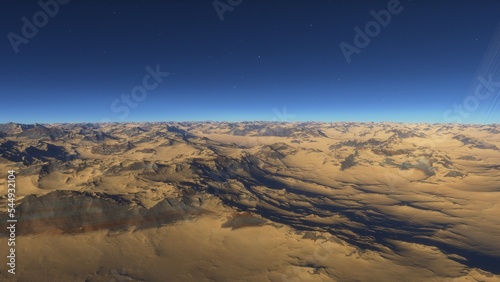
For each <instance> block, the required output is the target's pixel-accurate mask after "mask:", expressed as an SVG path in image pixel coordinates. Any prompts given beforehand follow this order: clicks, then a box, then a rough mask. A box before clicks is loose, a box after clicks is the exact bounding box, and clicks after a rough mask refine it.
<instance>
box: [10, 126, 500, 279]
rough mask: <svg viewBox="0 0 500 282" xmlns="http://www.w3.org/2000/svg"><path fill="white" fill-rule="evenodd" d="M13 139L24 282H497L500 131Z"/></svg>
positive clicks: (102, 131) (76, 129)
mask: <svg viewBox="0 0 500 282" xmlns="http://www.w3.org/2000/svg"><path fill="white" fill-rule="evenodd" d="M0 132H1V133H2V135H1V136H2V137H1V138H0V173H1V174H2V177H1V178H0V187H1V188H2V191H1V192H2V193H1V195H2V197H1V199H0V202H1V203H0V204H1V206H2V207H6V206H7V197H6V196H5V195H6V192H7V190H6V189H7V184H6V183H7V176H6V175H7V174H6V173H7V171H8V170H9V169H15V170H16V171H17V185H18V190H17V198H18V200H19V202H18V207H17V209H18V211H19V223H18V226H19V231H18V234H17V235H18V244H17V251H18V256H19V259H18V266H17V271H16V272H17V274H16V276H15V279H14V280H16V281H33V280H37V281H402V280H404V281H500V244H499V243H498V242H500V218H499V217H498V214H500V207H499V206H498V203H500V173H499V169H500V166H499V164H500V149H499V148H500V138H499V135H498V132H499V126H498V125H458V124H446V125H442V124H399V123H312V122H311V123H266V122H242V123H214V122H204V123H202V122H199V123H195V122H181V123H127V124H119V123H107V124H52V125H40V124H37V125H20V124H4V125H0ZM2 218H6V211H5V208H4V209H2ZM2 230H5V220H3V221H2ZM0 244H2V246H6V245H7V238H6V237H1V238H0ZM3 257H4V259H3V260H4V262H6V258H5V256H3ZM3 265H5V263H4V264H3ZM0 277H2V279H12V277H11V276H8V275H7V274H5V272H4V271H2V272H1V274H0Z"/></svg>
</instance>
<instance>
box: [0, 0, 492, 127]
mask: <svg viewBox="0 0 500 282" xmlns="http://www.w3.org/2000/svg"><path fill="white" fill-rule="evenodd" d="M49 2H50V1H49ZM66 2H67V3H66ZM228 2H230V3H227V2H225V1H212V2H211V1H194V0H179V1H112V0H110V1H76V0H74V1H69V0H66V1H62V0H61V1H60V3H61V4H60V5H59V6H58V7H57V9H56V8H55V7H53V6H51V5H45V6H43V5H39V4H37V3H38V1H34V0H33V1H9V3H8V4H5V5H6V6H5V8H4V9H2V11H1V12H0V15H1V17H2V25H1V26H0V28H1V30H2V33H3V34H4V35H6V36H5V37H4V40H2V43H1V44H0V52H1V53H2V54H3V56H2V63H1V64H0V76H1V77H2V82H1V84H0V92H1V93H2V97H3V98H4V103H6V104H8V106H6V107H4V108H3V109H2V115H1V117H0V122H11V121H12V122H21V123H35V122H38V123H54V122H100V121H119V122H130V121H184V120H189V121H192V120H198V121H199V120H215V121H244V120H261V121H273V120H277V121H313V120H314V121H365V122H370V121H375V122H380V121H392V122H419V123H420V122H428V123H448V122H459V123H481V124H485V123H498V122H499V121H500V115H499V106H498V105H499V103H500V101H499V100H500V99H498V93H499V90H500V86H499V81H500V71H499V68H498V63H499V58H500V55H499V42H500V29H499V28H498V23H499V17H498V11H499V10H500V2H498V1H484V0H482V1H451V0H444V1H410V0H402V1H401V2H398V3H396V2H394V3H392V4H391V3H390V1H359V0H355V1H326V0H325V1H323V0H321V1H284V0H281V1H242V0H238V1H236V0H234V1H228ZM389 6H390V7H389ZM44 9H46V10H48V11H49V12H48V14H47V13H43V11H45V10H44ZM40 11H42V12H40ZM384 11H385V12H384ZM148 69H149V70H148ZM151 72H154V73H155V75H153V77H152V78H151V79H150V80H149V79H147V77H146V76H147V75H149V74H150V73H151ZM167 73H168V75H167ZM144 83H146V85H144ZM481 86H483V88H482V89H479V90H478V91H479V92H480V93H481V94H478V93H476V92H477V91H476V88H478V87H481Z"/></svg>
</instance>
